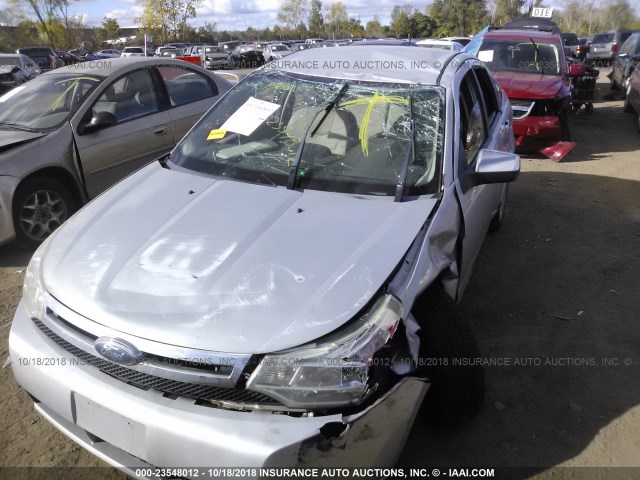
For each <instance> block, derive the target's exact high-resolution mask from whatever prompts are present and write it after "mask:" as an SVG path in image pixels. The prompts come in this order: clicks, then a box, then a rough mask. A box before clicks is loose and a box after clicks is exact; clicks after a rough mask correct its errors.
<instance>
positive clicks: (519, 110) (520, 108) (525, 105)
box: [509, 98, 535, 120]
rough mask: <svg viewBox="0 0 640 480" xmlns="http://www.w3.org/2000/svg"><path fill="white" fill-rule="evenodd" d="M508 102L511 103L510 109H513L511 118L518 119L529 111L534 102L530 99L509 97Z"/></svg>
mask: <svg viewBox="0 0 640 480" xmlns="http://www.w3.org/2000/svg"><path fill="white" fill-rule="evenodd" d="M509 103H511V110H512V111H513V118H514V119H515V120H518V119H520V118H524V117H526V116H527V115H529V113H531V109H532V108H533V105H534V103H535V102H532V101H531V100H515V99H512V98H510V99H509Z"/></svg>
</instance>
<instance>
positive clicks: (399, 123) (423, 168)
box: [171, 72, 444, 195]
mask: <svg viewBox="0 0 640 480" xmlns="http://www.w3.org/2000/svg"><path fill="white" fill-rule="evenodd" d="M443 122H444V90H443V89H441V88H438V87H429V88H415V87H411V86H408V85H407V86H401V87H399V86H397V85H390V84H365V83H356V82H353V83H352V82H346V81H344V80H331V79H326V78H315V77H310V76H299V75H294V74H286V73H282V72H264V73H263V74H260V75H255V76H252V77H250V78H247V79H246V80H245V81H244V82H242V83H241V84H240V85H239V86H238V87H237V88H236V89H234V90H233V91H232V92H230V93H229V94H228V95H227V96H226V97H225V98H223V99H222V100H221V101H220V102H219V103H218V104H217V105H216V106H215V107H214V108H213V109H212V110H211V111H210V112H209V113H208V114H207V115H206V116H205V117H204V119H203V120H202V121H201V122H200V123H199V125H198V126H197V127H196V129H195V130H194V131H193V132H192V134H191V135H189V136H188V137H186V138H185V139H184V141H183V142H182V143H181V144H180V145H179V146H178V147H177V148H176V150H175V151H174V152H173V153H172V154H171V162H172V163H173V164H176V165H179V166H181V167H184V168H188V169H193V170H197V171H200V172H203V173H206V174H210V175H213V176H218V177H223V178H233V179H238V180H242V181H250V182H255V183H262V184H268V185H274V186H287V185H289V186H291V185H294V186H295V187H297V188H303V189H304V188H309V189H314V190H324V191H335V192H346V193H357V194H362V195H393V194H394V193H395V192H396V186H397V184H398V182H399V181H400V180H399V179H402V178H405V171H404V168H403V167H404V166H405V164H406V165H407V167H406V183H405V185H406V187H405V194H407V195H423V194H433V193H436V192H437V191H438V185H439V176H438V174H437V172H438V171H439V170H440V167H439V164H440V161H441V159H440V158H441V155H442V132H443ZM412 125H413V128H412Z"/></svg>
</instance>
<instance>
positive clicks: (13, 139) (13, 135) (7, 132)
mask: <svg viewBox="0 0 640 480" xmlns="http://www.w3.org/2000/svg"><path fill="white" fill-rule="evenodd" d="M45 135H46V134H45V133H42V132H26V131H24V130H14V129H12V128H10V127H2V126H0V152H3V151H5V150H8V149H10V148H12V147H15V146H18V145H20V144H22V143H26V142H30V141H31V140H35V139H36V138H40V137H44V136H45Z"/></svg>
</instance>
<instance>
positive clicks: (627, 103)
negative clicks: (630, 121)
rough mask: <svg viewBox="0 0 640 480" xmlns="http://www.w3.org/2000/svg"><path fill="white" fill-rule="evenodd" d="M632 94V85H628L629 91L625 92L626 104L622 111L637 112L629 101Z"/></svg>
mask: <svg viewBox="0 0 640 480" xmlns="http://www.w3.org/2000/svg"><path fill="white" fill-rule="evenodd" d="M630 94H631V85H630V84H629V83H627V89H626V91H625V96H624V103H623V105H622V109H623V110H624V111H625V112H627V113H633V112H634V111H635V110H634V109H633V105H631V102H630V101H629V95H630Z"/></svg>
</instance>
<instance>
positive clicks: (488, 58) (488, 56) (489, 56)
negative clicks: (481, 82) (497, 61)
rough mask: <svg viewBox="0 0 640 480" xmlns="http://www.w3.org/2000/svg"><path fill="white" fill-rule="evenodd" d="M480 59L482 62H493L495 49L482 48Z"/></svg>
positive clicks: (479, 53) (479, 54)
mask: <svg viewBox="0 0 640 480" xmlns="http://www.w3.org/2000/svg"><path fill="white" fill-rule="evenodd" d="M478 60H480V61H481V62H493V50H480V51H479V52H478Z"/></svg>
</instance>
